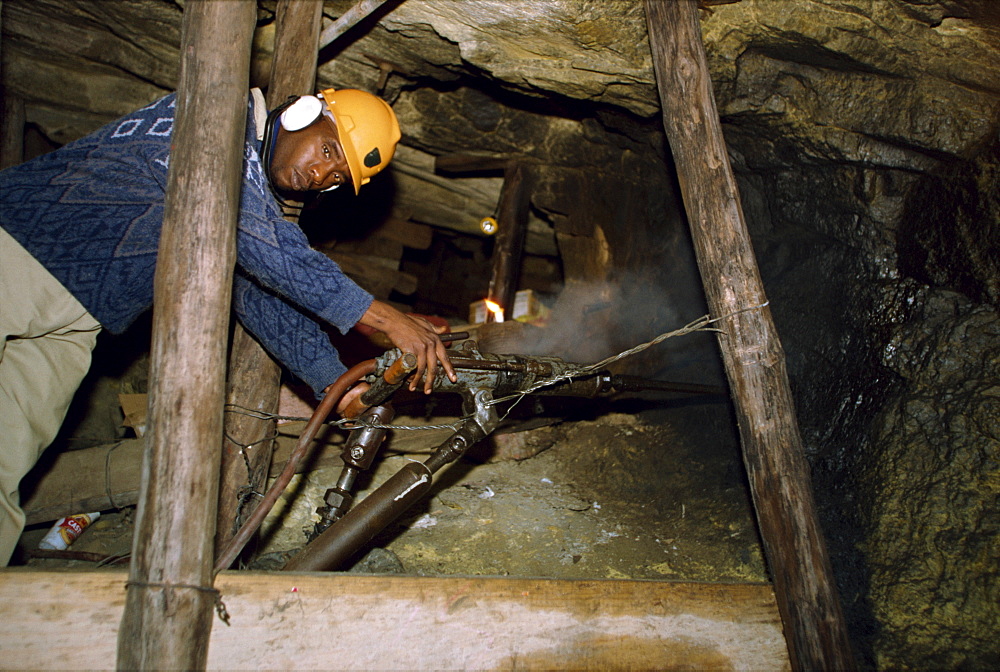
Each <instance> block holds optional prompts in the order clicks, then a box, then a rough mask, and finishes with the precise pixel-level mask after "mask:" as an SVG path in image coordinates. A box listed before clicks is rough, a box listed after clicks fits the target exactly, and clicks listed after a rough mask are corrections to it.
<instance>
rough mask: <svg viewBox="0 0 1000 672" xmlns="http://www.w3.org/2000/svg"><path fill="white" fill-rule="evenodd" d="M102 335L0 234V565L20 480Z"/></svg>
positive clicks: (11, 535) (12, 538) (6, 555)
mask: <svg viewBox="0 0 1000 672" xmlns="http://www.w3.org/2000/svg"><path fill="white" fill-rule="evenodd" d="M100 330H101V325H100V324H99V323H98V322H97V320H95V319H94V318H93V317H92V316H91V315H90V313H88V312H87V310H86V309H85V308H84V307H83V306H82V305H81V304H80V302H79V301H77V300H76V299H75V298H74V297H73V296H72V295H71V294H70V293H69V292H68V291H66V289H65V288H64V287H63V286H62V285H61V284H60V283H59V282H58V281H57V280H56V279H55V278H54V277H52V275H51V274H50V273H49V272H48V271H47V270H45V268H44V267H43V266H42V265H41V264H39V263H38V262H37V261H36V260H35V259H34V258H33V257H32V256H31V255H30V254H28V253H27V252H26V251H25V250H24V248H22V247H21V246H20V244H18V243H17V242H16V241H15V240H14V239H13V238H11V237H10V235H9V234H7V232H5V231H3V229H0V565H6V564H7V562H8V561H9V560H10V556H11V554H12V553H13V552H14V548H15V546H16V545H17V540H18V538H19V537H20V535H21V531H22V529H23V528H24V512H23V511H22V510H21V507H20V495H19V491H18V488H19V485H20V482H21V479H22V478H23V477H24V475H25V474H27V473H28V471H30V470H31V468H32V467H33V466H34V464H35V462H37V461H38V457H39V456H40V455H41V453H42V451H43V450H45V448H46V447H47V446H48V445H49V444H50V443H51V442H52V440H53V439H54V438H55V436H56V434H57V433H58V432H59V427H60V426H61V425H62V422H63V419H64V418H65V417H66V412H67V410H68V409H69V404H70V401H72V399H73V395H74V394H75V392H76V389H77V388H78V387H79V385H80V382H81V381H82V380H83V377H84V375H86V373H87V370H88V369H89V368H90V356H91V351H92V350H93V348H94V345H95V343H96V341H97V334H98V333H99V332H100Z"/></svg>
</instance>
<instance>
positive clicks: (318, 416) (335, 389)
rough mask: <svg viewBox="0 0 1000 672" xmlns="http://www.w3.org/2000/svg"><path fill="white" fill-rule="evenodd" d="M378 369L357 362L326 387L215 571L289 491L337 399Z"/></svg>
mask: <svg viewBox="0 0 1000 672" xmlns="http://www.w3.org/2000/svg"><path fill="white" fill-rule="evenodd" d="M374 372H375V360H374V359H369V360H365V361H364V362H361V363H360V364H355V365H354V366H352V367H351V368H350V369H348V370H347V372H346V373H344V375H342V376H341V377H340V378H338V379H337V380H336V381H335V382H334V383H333V384H332V385H330V386H329V387H328V388H326V396H324V397H323V400H322V401H321V402H319V406H317V407H316V410H315V411H314V412H313V414H312V417H311V418H309V422H308V423H306V426H305V429H303V430H302V433H301V434H300V435H299V441H298V443H297V444H295V450H293V451H292V454H291V455H289V456H288V461H287V462H286V463H285V468H284V469H282V470H281V473H280V474H278V477H277V478H276V479H274V483H272V484H271V487H270V488H268V490H267V493H265V495H264V498H263V499H262V500H261V502H260V504H259V505H258V506H257V508H256V509H254V511H253V513H252V514H250V517H249V518H248V519H247V522H246V523H244V524H243V527H241V528H240V529H239V531H238V532H237V533H236V534H235V535H233V538H232V539H230V540H229V543H228V544H226V547H225V548H224V549H223V550H222V552H221V553H220V554H219V557H218V558H217V559H216V561H215V571H216V572H221V571H222V570H224V569H228V568H229V565H231V564H233V560H235V559H236V556H238V555H239V554H240V551H242V550H243V547H244V546H246V544H247V542H248V541H250V537H252V536H253V533H254V532H256V531H257V528H259V527H260V525H261V523H263V522H264V518H265V517H266V516H267V514H268V513H270V512H271V509H272V508H273V507H274V503H275V502H277V501H278V497H280V496H281V493H282V492H284V491H285V488H286V487H288V482H289V481H291V480H292V476H294V475H295V470H296V469H297V468H298V466H299V462H301V461H302V458H303V457H305V454H306V449H307V448H308V447H309V444H310V443H312V440H313V439H314V438H315V437H316V432H318V431H319V428H320V427H322V426H323V423H324V422H326V419H327V417H328V416H329V415H330V413H331V412H332V411H333V409H334V408H336V407H337V402H339V401H340V399H341V398H342V397H343V396H344V393H346V392H347V390H348V389H349V388H350V387H351V385H353V384H354V383H355V382H357V381H359V380H361V379H362V378H364V377H365V376H367V375H369V374H371V373H374Z"/></svg>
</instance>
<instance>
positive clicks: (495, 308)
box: [484, 299, 503, 322]
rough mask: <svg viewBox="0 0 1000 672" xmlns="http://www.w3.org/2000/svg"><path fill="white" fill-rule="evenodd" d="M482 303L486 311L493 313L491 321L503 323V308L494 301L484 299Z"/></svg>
mask: <svg viewBox="0 0 1000 672" xmlns="http://www.w3.org/2000/svg"><path fill="white" fill-rule="evenodd" d="M484 301H485V303H486V309H487V310H489V311H490V312H491V313H493V321H494V322H503V308H501V307H500V304H499V303H496V302H495V301H490V300H489V299H485V300H484Z"/></svg>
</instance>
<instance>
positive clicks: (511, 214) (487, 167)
mask: <svg viewBox="0 0 1000 672" xmlns="http://www.w3.org/2000/svg"><path fill="white" fill-rule="evenodd" d="M434 169H435V170H438V171H441V172H446V173H483V172H495V171H498V170H502V171H503V187H502V188H501V190H500V202H499V204H498V205H497V234H496V243H495V245H494V248H493V260H492V261H493V263H492V269H491V272H490V285H489V291H488V292H487V295H488V298H489V299H490V300H492V301H494V302H496V303H497V304H498V305H499V306H500V307H501V308H503V311H504V315H507V316H508V317H509V316H510V315H511V314H512V313H513V311H514V296H515V294H516V293H517V280H518V274H519V272H520V270H521V257H522V253H523V251H524V237H525V235H526V233H527V230H528V208H529V207H530V206H531V170H530V168H529V166H528V165H527V163H526V162H525V161H523V160H519V159H517V158H511V157H504V156H496V155H477V154H466V153H461V152H459V153H455V154H446V155H444V156H439V157H437V159H435V161H434Z"/></svg>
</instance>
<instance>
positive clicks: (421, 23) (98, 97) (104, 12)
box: [3, 0, 657, 255]
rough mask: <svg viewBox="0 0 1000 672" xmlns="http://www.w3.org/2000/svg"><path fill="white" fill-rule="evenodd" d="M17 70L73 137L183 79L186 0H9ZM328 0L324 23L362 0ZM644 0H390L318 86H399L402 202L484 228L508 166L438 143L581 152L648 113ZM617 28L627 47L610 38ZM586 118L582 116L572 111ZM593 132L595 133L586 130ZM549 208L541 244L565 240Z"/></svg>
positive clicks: (422, 215) (331, 62)
mask: <svg viewBox="0 0 1000 672" xmlns="http://www.w3.org/2000/svg"><path fill="white" fill-rule="evenodd" d="M3 4H4V19H3V21H4V23H3V30H4V44H3V51H4V70H5V75H4V76H5V78H6V81H7V85H8V86H9V87H10V88H11V89H12V90H13V91H15V92H17V93H18V94H20V95H21V96H22V97H23V98H24V99H25V103H26V115H27V119H28V122H29V123H31V124H34V125H35V126H36V127H37V129H38V130H40V131H41V133H42V134H44V135H45V136H46V137H47V138H48V139H50V140H52V141H53V142H56V143H59V144H62V143H65V142H68V141H70V140H73V139H75V138H77V137H80V136H81V135H83V134H85V133H87V132H89V131H92V130H94V129H95V128H96V127H98V126H99V125H101V124H103V123H107V122H108V121H110V120H111V119H113V118H115V117H117V116H119V115H122V114H125V113H127V112H129V111H131V110H133V109H136V108H138V107H141V106H142V105H144V104H146V103H147V102H149V100H151V99H153V98H155V97H157V96H159V95H162V94H164V93H165V92H168V91H171V90H173V89H174V88H175V87H176V86H177V74H178V71H177V63H178V45H179V41H180V26H181V14H182V5H183V3H175V2H169V1H167V0H136V1H134V2H115V3H95V2H89V1H87V0H79V1H76V2H64V1H62V0H39V1H35V0H32V1H30V2H28V1H26V0H6V2H4V3H3ZM353 4H354V3H353V0H347V1H344V0H332V1H327V2H325V3H324V25H329V23H330V22H331V21H332V19H333V18H336V17H337V16H340V15H341V14H342V13H343V12H344V11H346V9H348V8H349V7H351V6H352V5H353ZM275 5H276V2H268V1H262V2H260V3H259V19H260V21H259V24H260V25H259V29H258V31H257V34H256V38H255V52H254V63H253V66H252V83H253V84H255V85H258V86H262V87H264V86H266V83H267V82H266V78H267V74H268V73H269V70H270V55H271V51H272V49H273V39H274V23H273V21H272V19H273V15H274V11H275ZM644 22H645V15H644V12H643V8H642V4H641V3H639V2H602V3H591V2H583V1H581V0H545V1H542V2H528V1H524V2H513V3H511V2H503V1H497V0H486V1H477V0H469V1H464V2H427V1H423V0H406V1H400V0H390V1H389V2H387V3H386V4H385V5H384V6H383V8H382V9H381V10H379V11H378V12H376V14H375V15H374V16H373V17H371V18H370V19H369V20H367V21H365V22H364V23H362V24H361V25H359V26H357V27H356V28H355V29H353V30H352V31H351V32H350V33H348V35H346V36H345V37H344V38H341V40H339V41H338V42H336V43H335V44H334V45H331V46H330V47H328V48H326V49H324V50H323V52H322V53H321V57H320V64H321V65H320V68H319V72H318V84H319V86H320V87H321V88H322V87H327V86H334V87H338V88H339V87H357V88H363V89H366V90H369V91H374V92H378V93H380V94H381V95H383V96H384V97H385V98H387V99H388V100H390V101H391V102H392V103H393V105H394V107H395V109H396V111H397V114H398V115H399V117H400V121H401V126H402V128H403V133H404V139H403V144H402V146H401V148H400V151H399V153H398V155H397V157H396V159H395V161H394V164H393V168H394V175H395V186H396V192H395V194H394V204H395V205H394V214H396V215H397V216H401V217H402V218H404V219H412V220H415V221H419V222H422V223H426V224H430V225H433V226H436V227H443V228H446V229H454V230H457V231H461V232H466V233H470V234H473V235H481V233H480V231H479V221H480V220H481V218H482V217H483V216H485V215H489V214H491V213H492V212H493V211H494V209H495V207H496V203H497V199H498V196H499V192H500V186H501V182H502V180H501V178H500V177H499V176H498V175H497V174H496V173H493V174H492V175H486V176H469V177H463V176H445V175H442V174H440V173H435V170H434V157H435V156H439V155H443V154H449V153H452V152H469V151H475V152H480V153H484V154H490V155H494V156H496V155H499V156H509V157H512V158H523V159H526V160H529V161H535V162H537V163H540V164H551V163H555V164H559V165H563V166H580V165H584V164H587V163H590V162H593V161H594V160H595V158H599V157H595V156H594V155H593V154H592V153H591V155H590V156H589V157H588V156H586V155H584V154H583V149H584V147H583V146H582V145H581V143H578V142H577V141H576V140H577V138H579V137H580V136H581V135H582V129H581V126H582V124H581V121H580V118H581V117H590V116H594V114H595V110H596V109H598V108H606V109H608V110H615V109H616V108H617V109H618V110H620V111H621V112H622V113H624V114H625V115H626V116H627V115H639V116H640V117H644V118H650V117H651V116H653V115H654V114H655V112H656V109H657V105H656V91H655V86H654V82H653V79H652V69H651V65H650V59H649V52H648V48H647V46H646V44H645V23H644ZM609 42H614V43H615V44H616V45H618V46H616V47H615V48H614V49H607V48H603V47H604V45H606V44H608V43H609ZM574 117H575V118H574ZM584 144H585V143H584ZM544 219H545V213H544V212H540V211H535V212H533V214H532V221H531V223H530V225H529V235H528V240H527V251H528V252H529V253H537V254H548V255H553V254H556V252H557V250H556V245H555V240H554V237H553V232H552V227H551V225H550V224H548V223H546V222H545V221H544Z"/></svg>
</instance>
